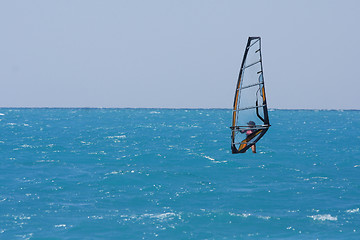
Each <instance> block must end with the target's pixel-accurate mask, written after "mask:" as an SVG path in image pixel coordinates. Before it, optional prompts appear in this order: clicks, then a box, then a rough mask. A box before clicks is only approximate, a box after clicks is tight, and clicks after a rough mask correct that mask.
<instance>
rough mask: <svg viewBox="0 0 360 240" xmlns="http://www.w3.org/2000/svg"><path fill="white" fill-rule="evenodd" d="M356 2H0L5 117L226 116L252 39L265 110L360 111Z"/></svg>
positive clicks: (0, 102)
mask: <svg viewBox="0 0 360 240" xmlns="http://www.w3.org/2000/svg"><path fill="white" fill-rule="evenodd" d="M359 12H360V2H359V1H356V0H353V1H350V0H345V1H332V0H318V1H309V0H302V1H286V0H283V1H279V0H277V1H268V0H263V1H239V0H225V1H220V0H217V1H214V0H197V1H193V0H182V1H180V0H178V1H172V0H153V1H145V0H143V1H139V0H132V1H121V0H120V1H119V0H114V1H111V0H107V1H93V0H75V1H55V0H35V1H19V0H15V1H1V2H0V29H1V38H0V106H1V107H168V108H231V107H232V105H233V98H234V92H235V85H236V81H237V76H238V71H239V67H240V64H241V60H242V54H243V52H244V48H245V45H246V41H247V38H248V36H261V37H262V47H263V49H262V53H263V66H264V76H265V84H266V92H267V97H268V104H269V107H270V108H309V109H360V104H359V103H358V99H359V96H358V93H357V92H358V91H359V89H360V79H359V73H358V69H359V66H358V65H359V60H358V56H359V54H360V48H359V47H358V44H359V43H360V33H359V30H358V29H359V27H358V24H359V23H360V14H359Z"/></svg>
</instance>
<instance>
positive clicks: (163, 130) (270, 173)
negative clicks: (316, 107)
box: [0, 108, 360, 239]
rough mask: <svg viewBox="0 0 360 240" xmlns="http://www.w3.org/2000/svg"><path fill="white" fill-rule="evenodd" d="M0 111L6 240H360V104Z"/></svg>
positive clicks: (0, 210)
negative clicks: (251, 144)
mask: <svg viewBox="0 0 360 240" xmlns="http://www.w3.org/2000/svg"><path fill="white" fill-rule="evenodd" d="M231 115H232V114H231V110H227V109H46V108H44V109H8V108H7V109H4V108H3V109H0V129H1V135H0V161H1V164H0V239H263V238H271V239H360V210H359V209H360V129H359V126H360V111H310V110H272V111H270V112H269V117H270V123H271V124H272V127H271V128H270V129H269V131H268V132H267V134H266V135H265V136H264V137H263V138H262V139H261V140H260V141H259V142H258V143H257V153H256V154H253V153H252V152H251V151H250V150H249V151H248V152H247V153H245V154H235V155H233V154H231V151H230V135H231V134H230V128H229V126H230V124H231Z"/></svg>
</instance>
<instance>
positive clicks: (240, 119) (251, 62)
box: [230, 37, 270, 153]
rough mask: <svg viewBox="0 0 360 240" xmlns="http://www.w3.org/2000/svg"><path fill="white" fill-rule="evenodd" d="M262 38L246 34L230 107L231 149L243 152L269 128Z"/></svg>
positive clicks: (233, 151) (235, 151)
mask: <svg viewBox="0 0 360 240" xmlns="http://www.w3.org/2000/svg"><path fill="white" fill-rule="evenodd" d="M269 127H270V123H269V115H268V109H267V105H266V95H265V85H264V73H263V64H262V56H261V38H260V37H249V39H248V42H247V45H246V48H245V53H244V57H243V60H242V63H241V68H240V73H239V78H238V81H237V84H236V91H235V98H234V107H233V111H232V126H231V127H230V128H231V150H232V153H244V152H246V150H247V149H249V148H250V147H251V146H252V145H254V144H255V143H256V142H257V141H259V140H260V139H261V138H262V137H263V136H264V134H265V133H266V131H267V130H268V129H269Z"/></svg>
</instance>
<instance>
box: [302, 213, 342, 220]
mask: <svg viewBox="0 0 360 240" xmlns="http://www.w3.org/2000/svg"><path fill="white" fill-rule="evenodd" d="M308 217H309V218H312V219H313V220H318V221H337V220H338V219H337V217H336V216H335V217H333V216H331V215H330V214H318V215H312V216H308Z"/></svg>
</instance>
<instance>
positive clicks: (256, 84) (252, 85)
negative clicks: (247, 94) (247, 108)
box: [238, 82, 264, 90]
mask: <svg viewBox="0 0 360 240" xmlns="http://www.w3.org/2000/svg"><path fill="white" fill-rule="evenodd" d="M261 84H264V82H260V83H254V84H251V85H247V86H245V87H241V88H238V90H242V89H245V88H249V87H254V86H258V85H261Z"/></svg>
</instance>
